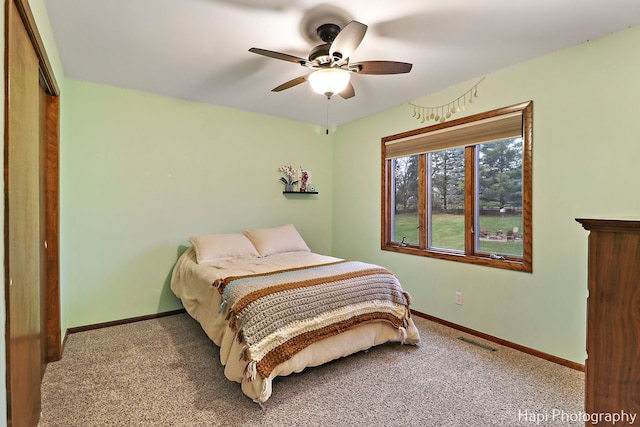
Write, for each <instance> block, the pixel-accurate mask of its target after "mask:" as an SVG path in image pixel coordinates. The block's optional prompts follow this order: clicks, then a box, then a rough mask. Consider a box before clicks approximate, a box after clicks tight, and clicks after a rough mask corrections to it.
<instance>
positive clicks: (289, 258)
mask: <svg viewBox="0 0 640 427" xmlns="http://www.w3.org/2000/svg"><path fill="white" fill-rule="evenodd" d="M336 261H340V260H339V259H338V258H333V257H329V256H325V255H319V254H315V253H310V252H288V253H279V254H274V255H270V256H267V257H263V258H249V259H240V260H227V261H217V262H214V263H209V264H207V265H202V264H197V263H196V260H195V253H194V250H193V248H189V249H188V250H187V251H186V252H185V253H184V254H183V255H182V256H181V257H180V259H179V260H178V262H177V263H176V266H175V268H174V271H173V275H172V280H171V289H172V291H173V292H174V293H175V294H176V296H178V298H180V299H181V300H182V303H183V305H184V307H185V309H186V311H187V312H188V313H189V314H190V315H191V316H192V317H193V318H194V319H196V320H197V321H198V322H199V323H200V324H201V326H202V328H203V329H204V331H205V332H206V334H207V335H208V336H209V338H211V340H212V341H213V342H214V343H215V344H217V345H218V346H219V347H220V361H221V362H222V364H223V365H224V366H225V376H226V377H227V378H228V379H230V380H232V381H236V382H239V383H241V384H242V391H243V392H244V394H245V395H247V396H248V397H250V398H252V399H254V400H255V401H257V402H265V401H266V400H267V399H268V398H269V397H270V396H271V382H272V380H273V378H275V377H276V376H285V375H289V374H291V373H293V372H300V371H302V370H303V369H304V368H305V367H311V366H318V365H320V364H323V363H326V362H328V361H331V360H333V359H337V358H340V357H343V356H347V355H349V354H352V353H355V352H358V351H361V350H366V349H368V348H370V347H372V346H374V345H378V344H382V343H384V342H387V341H402V342H404V343H407V344H415V343H418V342H419V341H420V337H419V334H418V331H417V329H416V327H415V325H414V324H413V321H412V320H411V319H410V318H409V319H407V322H406V328H402V329H403V330H402V333H399V330H398V329H397V328H396V327H394V326H393V325H391V324H389V323H387V322H373V323H366V324H364V325H362V326H358V327H356V328H354V329H350V330H347V331H345V332H342V333H340V334H338V335H334V336H330V337H328V338H325V339H323V340H321V341H318V342H314V343H313V344H311V345H309V346H307V347H306V348H304V349H302V350H301V351H300V352H298V353H296V354H295V355H294V356H293V357H291V358H290V359H288V360H286V361H284V362H283V363H280V364H279V365H277V366H275V368H274V369H273V370H271V371H270V374H269V376H268V377H267V378H263V377H262V376H261V375H260V374H259V373H258V375H257V376H255V377H252V378H248V376H247V375H246V373H245V372H246V367H247V363H248V361H247V360H242V357H240V355H241V354H242V350H243V347H244V344H243V343H241V342H239V341H238V340H237V339H236V332H235V331H234V330H232V328H230V327H229V325H228V322H227V321H226V320H225V315H224V314H223V313H222V312H220V311H219V308H220V305H221V302H222V299H221V295H220V292H219V291H218V289H217V288H216V286H214V282H216V281H219V280H220V279H224V278H227V277H229V276H246V275H251V274H259V273H268V272H272V271H278V270H283V269H291V268H298V267H303V266H309V265H320V264H327V263H332V262H336ZM218 283H219V282H218ZM254 378H255V379H254Z"/></svg>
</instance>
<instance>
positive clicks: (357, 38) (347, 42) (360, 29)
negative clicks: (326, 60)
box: [329, 21, 367, 59]
mask: <svg viewBox="0 0 640 427" xmlns="http://www.w3.org/2000/svg"><path fill="white" fill-rule="evenodd" d="M366 32H367V26H366V25H364V24H363V23H361V22H358V21H351V22H349V23H348V24H347V25H345V26H344V28H343V29H342V30H341V31H340V32H339V33H338V35H337V36H336V38H335V40H334V41H333V43H331V48H330V49H329V55H331V56H332V57H333V56H334V55H335V54H339V55H340V56H341V57H342V59H346V58H348V57H350V56H351V54H352V53H353V51H354V50H356V48H357V47H358V46H360V42H362V39H363V38H364V35H365V33H366Z"/></svg>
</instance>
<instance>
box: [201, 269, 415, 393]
mask: <svg viewBox="0 0 640 427" xmlns="http://www.w3.org/2000/svg"><path fill="white" fill-rule="evenodd" d="M214 286H216V287H217V288H218V290H219V291H220V293H221V294H222V304H221V306H220V311H221V312H226V318H227V319H228V321H229V326H230V327H231V328H232V330H233V331H234V332H236V334H237V335H236V337H237V339H238V340H239V342H241V343H244V347H243V350H242V353H241V355H240V357H241V358H242V360H246V361H248V364H247V369H246V375H247V378H248V379H249V380H253V379H255V377H256V373H259V374H260V375H261V376H262V378H268V377H269V375H270V374H271V372H272V371H273V369H274V368H275V367H276V366H277V365H279V364H280V363H282V362H285V361H287V360H289V359H290V358H291V357H293V356H294V355H295V354H296V353H297V352H299V351H301V350H302V349H304V348H305V347H307V346H309V345H310V344H312V343H314V342H317V341H320V340H322V339H324V338H327V337H330V336H333V335H337V334H339V333H340V332H343V331H346V330H349V329H352V328H355V327H357V326H359V325H362V324H365V323H369V322H388V323H390V324H391V325H393V326H394V327H395V328H397V329H398V332H399V334H398V340H399V341H401V342H403V343H404V339H405V338H406V329H405V328H406V326H407V323H406V322H407V319H408V318H409V317H410V311H409V303H410V298H409V295H408V294H407V293H405V292H403V290H402V287H401V286H400V283H399V282H398V279H397V278H396V277H395V276H394V275H393V273H391V272H390V271H388V270H386V269H385V268H382V267H380V266H377V265H373V264H366V263H363V262H358V261H338V262H335V263H330V264H322V265H317V266H309V267H302V268H294V269H288V270H279V271H275V272H271V273H265V274H254V275H249V276H235V277H227V278H225V279H220V280H217V281H216V282H215V283H214Z"/></svg>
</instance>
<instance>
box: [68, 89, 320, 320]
mask: <svg viewBox="0 0 640 427" xmlns="http://www.w3.org/2000/svg"><path fill="white" fill-rule="evenodd" d="M62 140H63V146H62V150H61V155H60V158H61V201H60V205H61V211H60V214H61V280H62V282H63V283H64V284H65V291H64V294H63V300H64V302H65V307H66V309H65V310H66V316H67V324H66V325H65V326H66V327H73V326H81V325H88V324H95V323H100V322H106V321H111V320H116V319H124V318H129V317H134V316H141V315H146V314H150V313H157V312H163V311H168V310H173V309H178V308H180V307H181V305H180V302H179V301H178V300H177V299H176V298H175V297H174V296H173V294H172V293H171V290H170V289H169V274H170V271H171V268H172V266H173V264H174V263H175V261H176V258H177V251H178V247H179V246H180V245H187V244H188V242H187V240H186V238H187V237H188V236H190V235H197V234H207V233H228V232H240V231H241V230H242V229H243V228H247V227H257V226H275V225H281V224H285V223H293V224H295V225H296V227H297V228H298V230H299V231H300V233H301V234H302V235H303V236H304V238H305V239H306V241H307V243H308V244H309V246H310V247H311V248H312V249H313V250H314V251H317V252H323V253H328V252H330V251H331V246H332V243H331V200H332V194H331V187H332V185H331V182H332V165H331V140H330V137H327V136H326V135H325V134H324V131H323V129H320V128H318V127H315V126H311V125H307V124H302V123H297V122H293V121H287V120H281V119H275V118H272V117H268V116H264V115H258V114H253V113H246V112H240V111H235V110H230V109H226V108H219V107H213V106H210V105H203V104H197V103H192V102H186V101H181V100H176V99H171V98H167V97H161V96H156V95H150V94H147V93H142V92H135V91H130V90H123V89H117V88H113V87H108V86H102V85H96V84H91V83H86V82H80V81H77V80H66V81H65V93H64V96H63V98H62ZM283 163H292V164H293V165H294V166H296V167H299V166H303V167H304V168H305V169H308V170H310V171H311V174H312V179H313V181H314V183H315V184H316V185H317V187H318V189H319V193H320V194H319V195H317V196H301V195H294V196H290V197H285V196H284V195H283V194H282V190H283V185H282V184H281V183H280V182H279V181H278V179H279V177H280V176H281V174H280V173H279V172H278V167H279V166H280V165H281V164H283Z"/></svg>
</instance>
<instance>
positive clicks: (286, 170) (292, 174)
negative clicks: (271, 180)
mask: <svg viewBox="0 0 640 427" xmlns="http://www.w3.org/2000/svg"><path fill="white" fill-rule="evenodd" d="M278 170H279V171H280V172H282V173H283V174H285V175H286V178H285V177H284V176H281V177H280V181H281V182H282V183H283V184H284V185H285V186H287V187H289V186H291V187H293V186H294V185H295V184H297V183H298V180H297V179H296V170H295V169H294V168H293V166H291V165H290V164H289V165H282V166H280V168H279V169H278ZM291 187H289V188H291ZM287 191H291V190H287Z"/></svg>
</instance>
